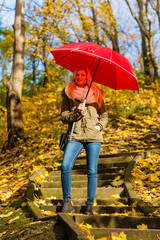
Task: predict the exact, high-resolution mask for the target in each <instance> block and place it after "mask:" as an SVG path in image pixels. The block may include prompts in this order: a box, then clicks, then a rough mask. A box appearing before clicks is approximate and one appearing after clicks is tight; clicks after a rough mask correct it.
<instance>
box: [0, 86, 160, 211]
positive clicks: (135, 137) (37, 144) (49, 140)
mask: <svg viewBox="0 0 160 240" xmlns="http://www.w3.org/2000/svg"><path fill="white" fill-rule="evenodd" d="M61 90H62V86H60V87H59V88H58V89H57V90H55V89H54V90H44V89H42V92H40V93H39V94H38V95H36V96H34V97H32V98H30V97H23V100H22V101H23V102H22V110H23V121H24V133H25V139H24V140H25V141H20V142H19V144H17V146H16V147H15V148H14V149H12V151H8V150H7V151H6V152H5V151H3V152H2V153H0V202H1V206H0V211H4V209H5V206H7V205H9V204H11V203H13V202H16V201H17V200H18V199H19V198H20V196H22V195H23V193H24V192H25V189H26V185H27V183H28V179H29V177H30V176H31V175H32V174H33V172H35V171H36V170H38V169H39V168H41V167H43V166H51V167H54V164H56V162H58V161H59V160H61V159H62V152H61V151H60V150H59V146H58V144H59V136H60V134H61V133H62V132H64V131H65V129H66V127H67V126H65V125H63V124H62V123H61V121H60V106H61V97H60V92H61ZM104 91H105V94H106V96H105V103H106V107H107V110H108V114H109V122H108V126H107V128H106V129H105V130H104V131H103V134H104V144H103V146H102V150H101V154H103V153H106V154H112V153H121V152H131V151H136V152H137V151H142V150H145V149H148V148H155V147H160V117H159V116H160V107H159V106H160V95H159V92H160V86H154V85H152V86H150V87H148V89H141V90H140V91H139V92H136V91H114V90H111V89H108V88H104ZM6 140H7V126H6V109H5V108H4V107H2V106H0V146H4V147H5V145H6V143H5V141H6ZM82 154H83V152H82ZM158 157H159V156H156V157H155V159H159V158H158ZM155 161H156V160H155ZM157 161H158V162H159V160H157ZM144 164H145V163H144ZM156 166H157V167H155V168H154V169H153V170H152V172H148V173H147V174H148V175H147V176H148V179H149V180H148V185H147V184H146V185H145V186H144V187H145V189H146V191H150V190H151V191H152V194H154V196H155V197H156V198H159V197H160V196H159V184H160V183H159V179H158V178H159V175H158V174H159V173H157V172H158V171H159V165H158V163H157V165H156ZM137 169H140V168H136V170H135V171H138V170H137ZM146 169H147V168H146ZM153 174H155V176H153ZM140 178H141V177H140ZM144 178H145V177H142V179H141V181H142V182H143V180H144ZM150 179H152V181H153V183H155V184H156V188H155V189H154V188H153V189H152V187H151V185H152V181H150ZM146 181H147V178H146ZM150 182H151V185H150V184H149V183H150ZM141 184H142V183H141ZM143 184H144V183H143ZM134 185H135V188H136V189H137V191H138V189H140V188H139V176H137V175H136V174H135V175H134ZM138 194H139V195H140V196H141V197H142V198H143V199H144V198H145V196H144V191H139V193H138ZM149 195H150V193H149ZM150 203H151V204H152V202H150ZM156 204H158V206H159V201H158V200H157V202H156Z"/></svg>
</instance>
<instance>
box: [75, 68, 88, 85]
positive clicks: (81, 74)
mask: <svg viewBox="0 0 160 240" xmlns="http://www.w3.org/2000/svg"><path fill="white" fill-rule="evenodd" d="M75 83H76V84H77V85H78V86H79V87H84V86H85V85H86V72H85V70H78V71H77V73H76V76H75Z"/></svg>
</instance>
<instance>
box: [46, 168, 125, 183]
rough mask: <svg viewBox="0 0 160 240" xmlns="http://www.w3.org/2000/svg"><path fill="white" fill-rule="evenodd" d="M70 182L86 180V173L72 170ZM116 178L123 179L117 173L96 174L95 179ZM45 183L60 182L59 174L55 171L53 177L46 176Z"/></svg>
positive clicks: (121, 175)
mask: <svg viewBox="0 0 160 240" xmlns="http://www.w3.org/2000/svg"><path fill="white" fill-rule="evenodd" d="M71 176H72V181H79V180H82V179H83V180H87V173H86V172H83V171H78V172H77V171H76V172H75V170H73V171H72V173H71ZM117 176H120V177H121V178H123V177H124V175H123V174H117V173H98V174H97V178H98V181H99V180H109V179H115V178H116V177H117ZM45 181H48V182H53V181H61V172H59V171H55V174H54V175H50V176H47V177H46V178H45Z"/></svg>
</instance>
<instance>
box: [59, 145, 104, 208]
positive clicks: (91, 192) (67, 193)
mask: <svg viewBox="0 0 160 240" xmlns="http://www.w3.org/2000/svg"><path fill="white" fill-rule="evenodd" d="M83 148H85V151H86V157H87V174H88V186H87V204H93V203H94V199H95V195H96V189H97V164H98V158H99V153H100V149H101V143H100V142H88V143H82V142H77V141H69V142H68V144H67V146H66V149H65V152H64V156H63V162H62V173H61V179H62V189H63V199H64V201H70V200H71V185H72V180H71V170H72V168H73V166H74V163H75V160H76V158H77V157H78V155H79V154H80V153H81V151H82V149H83ZM79 197H80V198H81V196H79Z"/></svg>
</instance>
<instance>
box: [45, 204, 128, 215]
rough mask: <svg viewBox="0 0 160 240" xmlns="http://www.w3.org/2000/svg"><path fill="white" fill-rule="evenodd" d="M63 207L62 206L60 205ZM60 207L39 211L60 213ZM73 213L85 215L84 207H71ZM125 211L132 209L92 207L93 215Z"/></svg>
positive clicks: (50, 207) (49, 207)
mask: <svg viewBox="0 0 160 240" xmlns="http://www.w3.org/2000/svg"><path fill="white" fill-rule="evenodd" d="M62 205H63V204H62ZM62 205H61V206H56V205H53V206H41V209H43V210H44V211H51V212H54V213H58V212H61V211H62ZM73 207H74V210H75V213H83V214H84V213H85V210H86V205H82V206H80V205H79V206H78V205H73ZM125 211H132V207H129V206H123V207H118V206H102V205H101V206H93V212H94V214H104V213H105V214H112V213H124V212H125Z"/></svg>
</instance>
